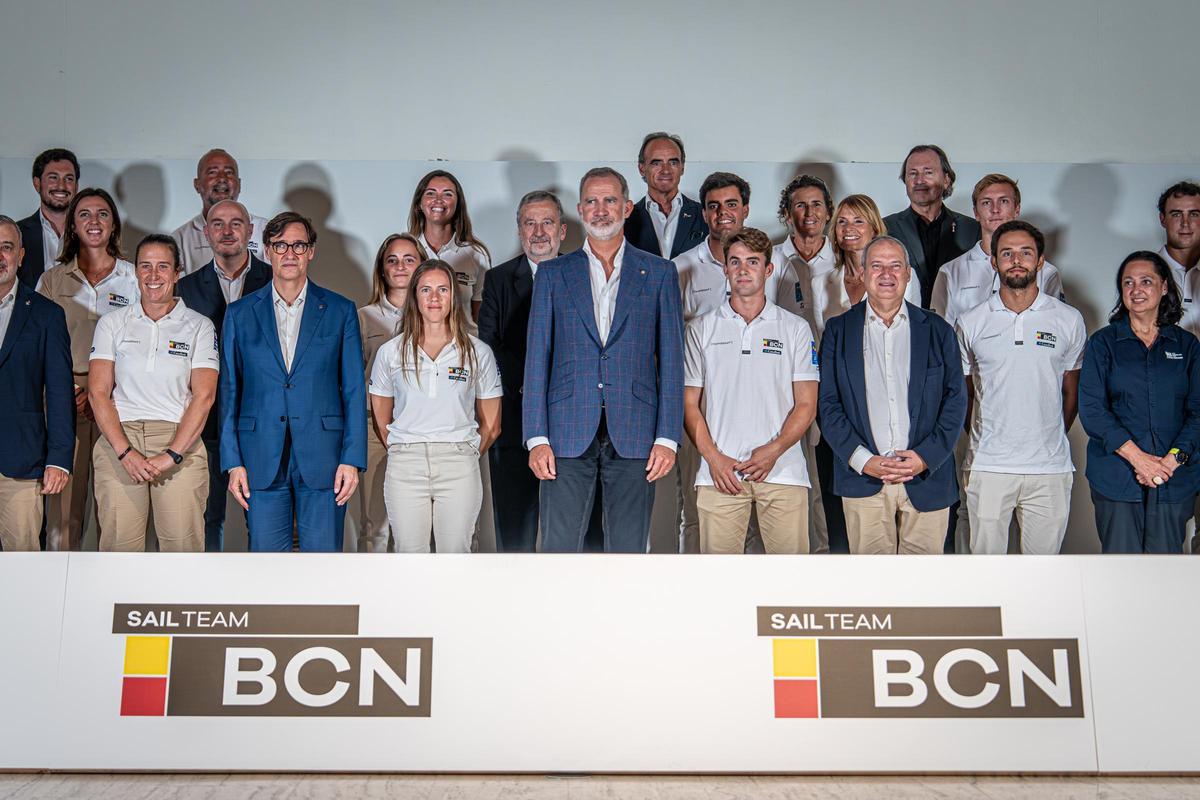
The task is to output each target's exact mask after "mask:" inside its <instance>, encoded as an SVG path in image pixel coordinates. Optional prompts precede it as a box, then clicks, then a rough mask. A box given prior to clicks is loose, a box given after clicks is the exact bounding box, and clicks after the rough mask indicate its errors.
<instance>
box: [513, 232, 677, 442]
mask: <svg viewBox="0 0 1200 800" xmlns="http://www.w3.org/2000/svg"><path fill="white" fill-rule="evenodd" d="M588 270H589V267H588V257H587V253H585V252H584V251H583V250H576V251H575V252H574V253H569V254H567V255H565V256H560V257H559V258H556V259H554V260H552V261H545V262H543V263H542V264H541V265H539V266H538V271H537V277H536V278H535V279H534V282H533V306H532V308H531V310H530V312H529V336H528V340H527V342H526V354H525V392H524V397H523V403H522V422H523V428H524V430H523V434H524V440H525V441H528V440H529V439H531V438H533V437H534V436H545V437H547V438H549V439H550V446H551V447H552V448H553V450H554V453H555V455H556V456H559V457H563V458H575V457H577V456H579V455H580V454H581V453H583V451H584V450H586V449H587V447H588V445H589V444H591V442H592V439H593V438H594V437H595V435H596V429H597V428H598V427H599V424H600V407H601V401H603V405H604V410H605V414H606V417H607V421H608V434H609V437H610V439H611V440H612V443H613V447H614V448H615V449H616V451H617V453H618V454H619V455H620V456H621V457H623V458H647V457H648V456H649V455H650V448H651V447H652V446H653V444H654V440H655V439H657V438H665V439H671V440H673V441H675V442H678V441H679V440H680V436H681V435H682V432H683V318H682V316H681V313H680V310H679V279H678V277H677V275H676V272H675V265H674V264H672V263H671V262H670V261H666V260H664V259H662V258H659V257H658V256H654V255H650V254H649V253H646V252H643V251H641V250H638V249H637V248H636V247H633V246H631V245H630V244H628V243H626V245H625V255H624V260H623V261H622V264H621V285H620V287H619V288H618V290H617V302H616V310H615V312H614V314H613V321H612V326H611V329H610V330H609V333H608V340H607V343H606V344H603V345H602V344H601V343H600V334H599V332H598V331H597V329H596V317H595V313H594V311H593V309H592V284H591V278H590V275H589V272H588Z"/></svg>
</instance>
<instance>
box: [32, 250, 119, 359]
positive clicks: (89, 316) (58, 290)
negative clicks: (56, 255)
mask: <svg viewBox="0 0 1200 800" xmlns="http://www.w3.org/2000/svg"><path fill="white" fill-rule="evenodd" d="M37 290H38V293H40V294H42V295H44V296H45V297H48V298H50V299H51V300H53V301H54V302H56V303H58V304H59V305H60V306H62V309H63V311H64V312H65V313H66V316H67V332H68V333H69V334H70V335H71V371H72V372H74V373H75V374H76V375H85V374H87V371H88V353H89V351H90V350H91V349H92V337H93V336H94V335H95V333H96V323H97V322H99V321H100V318H101V317H103V316H104V315H105V314H108V313H109V312H112V311H120V310H121V309H123V308H128V307H130V306H134V305H137V303H138V300H140V299H141V296H142V292H141V290H140V289H139V288H138V282H137V275H136V274H135V273H134V269H133V264H130V263H129V262H128V261H122V260H121V259H117V263H116V266H114V267H113V271H112V272H110V273H108V275H107V276H106V277H105V278H104V280H102V281H100V282H99V283H97V284H96V285H95V286H92V284H90V283H88V279H87V278H85V277H84V276H83V270H81V269H80V268H79V262H78V261H71V262H69V263H67V264H57V265H55V266H53V267H51V268H50V269H48V270H46V271H45V272H43V273H42V277H41V278H39V279H38V283H37Z"/></svg>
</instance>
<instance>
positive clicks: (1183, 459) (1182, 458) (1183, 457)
mask: <svg viewBox="0 0 1200 800" xmlns="http://www.w3.org/2000/svg"><path fill="white" fill-rule="evenodd" d="M1167 454H1168V455H1172V456H1175V460H1176V461H1178V462H1179V466H1181V467H1182V466H1183V465H1184V464H1186V463H1187V462H1188V454H1187V453H1185V452H1183V451H1182V450H1180V449H1179V448H1178V447H1172V448H1171V449H1170V450H1168V451H1167Z"/></svg>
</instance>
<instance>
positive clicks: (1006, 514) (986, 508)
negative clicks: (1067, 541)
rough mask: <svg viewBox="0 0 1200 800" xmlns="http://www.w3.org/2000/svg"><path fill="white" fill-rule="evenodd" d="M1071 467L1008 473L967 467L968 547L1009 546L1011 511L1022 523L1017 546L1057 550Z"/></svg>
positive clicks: (999, 550)
mask: <svg viewBox="0 0 1200 800" xmlns="http://www.w3.org/2000/svg"><path fill="white" fill-rule="evenodd" d="M1072 480H1073V475H1072V473H1070V472H1059V473H1054V474H1051V475H1010V474H1006V473H1002V472H983V471H980V470H975V469H973V470H971V475H970V477H969V481H968V483H967V509H968V512H969V513H970V516H971V552H972V553H992V554H1003V553H1007V552H1008V532H1009V526H1010V524H1011V523H1012V519H1013V516H1014V512H1015V516H1016V518H1017V521H1018V522H1019V523H1020V526H1021V552H1022V553H1027V554H1029V555H1058V551H1059V550H1060V549H1061V548H1062V543H1063V537H1065V536H1066V535H1067V518H1068V516H1069V515H1070V512H1071V482H1072Z"/></svg>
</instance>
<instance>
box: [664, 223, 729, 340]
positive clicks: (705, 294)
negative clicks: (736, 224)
mask: <svg viewBox="0 0 1200 800" xmlns="http://www.w3.org/2000/svg"><path fill="white" fill-rule="evenodd" d="M674 261H675V271H676V272H677V273H678V274H679V299H680V302H681V304H682V308H683V321H684V322H685V323H687V322H691V321H692V320H694V319H696V318H697V317H699V316H700V315H701V314H707V313H708V312H709V311H713V310H714V309H717V308H720V307H721V305H722V304H723V303H724V302H725V300H726V299H727V298H728V297H729V281H728V280H727V279H726V278H725V265H724V264H723V263H721V262H720V261H718V260H717V259H716V258H714V257H713V254H712V248H710V247H709V246H708V238H707V237H705V239H704V241H703V242H701V243H700V244H698V245H696V246H695V247H693V248H692V249H691V250H688V251H687V252H684V253H680V254H679V255H677V256H675V259H674Z"/></svg>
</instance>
